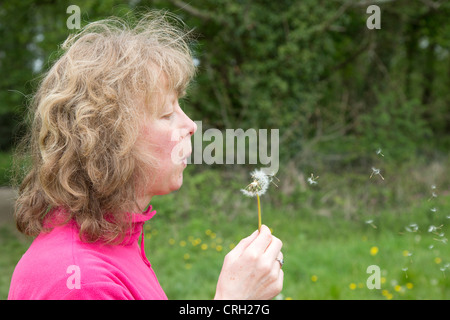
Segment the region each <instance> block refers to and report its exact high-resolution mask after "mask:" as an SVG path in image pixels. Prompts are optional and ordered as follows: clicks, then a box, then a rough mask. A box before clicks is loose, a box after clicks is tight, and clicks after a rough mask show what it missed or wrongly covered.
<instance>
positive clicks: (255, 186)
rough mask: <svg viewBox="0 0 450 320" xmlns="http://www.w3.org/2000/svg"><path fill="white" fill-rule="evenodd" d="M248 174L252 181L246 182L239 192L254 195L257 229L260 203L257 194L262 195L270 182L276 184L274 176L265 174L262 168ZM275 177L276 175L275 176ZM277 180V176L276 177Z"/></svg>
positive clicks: (259, 223)
mask: <svg viewBox="0 0 450 320" xmlns="http://www.w3.org/2000/svg"><path fill="white" fill-rule="evenodd" d="M250 176H251V177H252V178H253V181H252V182H251V183H250V184H248V185H247V186H246V187H245V188H244V189H241V192H242V193H243V194H244V195H246V196H248V197H255V196H256V198H257V200H258V230H260V229H261V204H260V200H259V196H262V195H263V194H264V193H266V191H267V189H268V188H269V184H270V183H271V182H272V183H273V184H274V185H275V186H276V184H275V183H274V182H273V178H274V177H275V176H269V175H267V174H265V173H264V172H263V171H262V170H254V171H253V172H252V173H250ZM275 178H276V177H275ZM276 179H277V180H278V178H276Z"/></svg>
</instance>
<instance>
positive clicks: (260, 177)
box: [241, 170, 272, 197]
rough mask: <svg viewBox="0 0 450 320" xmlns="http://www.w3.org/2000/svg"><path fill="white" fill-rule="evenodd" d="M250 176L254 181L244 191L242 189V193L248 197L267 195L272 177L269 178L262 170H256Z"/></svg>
mask: <svg viewBox="0 0 450 320" xmlns="http://www.w3.org/2000/svg"><path fill="white" fill-rule="evenodd" d="M250 176H251V177H252V178H253V181H252V182H251V183H250V184H249V185H248V186H246V187H245V188H244V189H241V192H242V193H243V194H244V195H246V196H248V197H255V196H257V195H258V196H261V195H263V194H264V193H266V191H267V189H268V188H269V184H270V182H271V181H272V177H269V176H268V175H267V174H265V173H264V172H263V171H262V170H254V171H252V172H251V173H250Z"/></svg>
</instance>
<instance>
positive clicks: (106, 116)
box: [8, 12, 283, 299]
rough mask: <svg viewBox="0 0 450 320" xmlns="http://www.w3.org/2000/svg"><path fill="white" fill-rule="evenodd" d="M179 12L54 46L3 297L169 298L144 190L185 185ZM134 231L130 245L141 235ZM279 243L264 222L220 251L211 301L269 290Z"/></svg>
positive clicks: (273, 290)
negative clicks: (149, 234)
mask: <svg viewBox="0 0 450 320" xmlns="http://www.w3.org/2000/svg"><path fill="white" fill-rule="evenodd" d="M176 23H178V24H179V23H180V21H179V20H176V19H175V18H173V17H171V16H170V15H168V14H164V13H158V12H152V13H150V14H147V15H146V16H144V17H143V18H142V19H141V20H140V21H139V22H138V23H136V24H135V25H134V26H133V27H131V26H129V25H128V24H127V23H125V22H124V21H122V20H119V19H109V20H103V21H99V22H94V23H91V24H89V25H88V26H86V27H85V28H84V29H82V30H81V31H80V32H79V33H78V34H76V35H74V36H71V37H69V38H68V39H67V40H66V41H65V42H64V44H63V46H62V47H63V49H64V54H63V55H62V56H61V57H60V58H59V59H58V61H57V62H56V63H55V64H54V65H53V67H52V68H51V69H50V70H49V71H48V73H47V74H46V75H45V77H44V79H43V80H42V82H41V84H40V87H39V89H38V91H37V93H36V95H35V97H34V99H33V103H32V110H31V115H32V121H33V122H32V128H31V129H32V130H31V135H30V138H29V140H28V146H29V152H30V153H31V161H32V166H31V170H30V171H29V172H28V174H27V175H26V177H25V179H24V180H23V182H22V184H21V186H20V190H19V198H18V200H17V202H16V211H15V218H16V223H17V227H18V229H19V230H20V231H21V232H23V233H25V234H27V235H30V236H35V237H36V238H35V240H34V241H33V243H32V244H31V246H30V248H29V249H28V251H27V252H26V253H25V254H24V255H23V257H22V259H21V260H20V261H19V263H18V265H17V266H16V269H15V271H14V274H13V276H12V280H11V287H10V291H9V296H8V298H9V299H167V297H166V295H165V293H164V291H163V289H162V287H161V286H160V284H159V282H158V280H157V278H156V275H155V273H154V272H153V270H152V267H151V264H150V262H149V261H148V260H147V258H146V256H145V253H144V241H143V239H144V238H143V224H144V223H145V221H147V220H149V219H150V218H152V216H153V215H154V214H155V211H152V206H151V205H150V204H149V203H150V202H151V199H152V197H153V196H156V195H164V194H168V193H170V192H172V191H175V190H177V189H179V188H180V187H181V185H182V183H183V170H184V168H185V167H186V158H187V157H188V156H189V155H190V152H191V145H190V137H191V135H193V134H194V132H195V131H196V125H195V123H194V122H193V121H192V120H191V119H190V118H189V117H188V116H187V115H186V114H185V113H184V112H183V110H182V109H181V108H180V106H179V104H178V99H179V98H180V97H181V96H183V95H184V93H185V90H186V88H187V86H188V83H189V81H190V80H191V79H192V77H193V75H194V72H195V67H194V64H193V58H192V55H191V52H190V50H189V41H188V37H187V36H188V33H187V32H185V31H183V28H180V27H178V26H176ZM139 238H141V240H140V244H139ZM281 246H282V243H281V241H280V240H279V239H277V238H276V237H274V236H272V235H271V233H270V231H269V229H268V228H267V227H266V226H263V227H262V228H261V230H260V232H258V231H255V232H254V233H253V234H252V235H250V236H249V237H247V238H245V239H243V240H242V241H241V242H240V243H239V244H238V245H237V246H236V247H235V248H234V249H233V250H232V251H230V252H229V253H228V254H227V255H226V257H225V260H224V264H223V267H222V271H221V273H220V275H219V280H218V283H217V288H216V295H215V298H216V299H270V298H272V297H274V296H275V295H277V294H278V293H279V292H280V291H281V288H282V285H283V271H282V270H281V264H282V262H280V261H282V254H281V252H280V250H281Z"/></svg>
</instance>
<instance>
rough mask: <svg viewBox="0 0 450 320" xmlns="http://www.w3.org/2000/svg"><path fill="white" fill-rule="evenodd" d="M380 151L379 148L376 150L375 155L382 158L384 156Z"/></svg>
mask: <svg viewBox="0 0 450 320" xmlns="http://www.w3.org/2000/svg"><path fill="white" fill-rule="evenodd" d="M381 151H382V150H381V148H378V150H377V155H379V156H382V157H384V154H383V153H382V152H381Z"/></svg>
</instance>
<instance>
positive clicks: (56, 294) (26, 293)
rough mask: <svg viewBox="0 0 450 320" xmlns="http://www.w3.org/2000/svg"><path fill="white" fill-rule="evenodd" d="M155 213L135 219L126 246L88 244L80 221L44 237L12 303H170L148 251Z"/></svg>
mask: <svg viewBox="0 0 450 320" xmlns="http://www.w3.org/2000/svg"><path fill="white" fill-rule="evenodd" d="M151 209H152V207H151V206H149V207H148V209H147V210H146V211H145V212H143V213H142V214H135V213H133V214H131V217H132V221H133V230H132V231H133V232H132V234H131V235H130V236H129V237H127V238H126V239H125V240H124V241H123V242H122V243H121V244H120V245H107V244H104V243H102V242H95V243H86V242H82V241H81V240H80V237H79V228H78V226H77V224H76V223H75V222H74V221H71V222H69V223H67V224H65V225H62V226H56V227H54V229H52V230H51V231H50V232H49V233H41V234H40V235H39V236H38V237H36V239H34V241H33V243H32V244H31V246H30V248H29V249H28V250H27V252H25V254H24V255H23V256H22V258H21V259H20V261H19V263H18V264H17V266H16V268H15V270H14V273H13V276H12V279H11V286H10V289H9V295H8V299H10V300H13V299H19V300H29V299H33V300H34V299H36V300H43V299H51V300H57V299H64V300H70V299H89V300H106V299H109V300H112V299H114V300H115V299H125V300H128V299H140V300H142V299H146V300H150V299H167V296H166V294H165V293H164V291H163V289H162V288H161V286H160V284H159V282H158V279H157V278H156V275H155V273H154V272H153V269H152V267H151V265H150V262H149V261H148V260H147V258H146V256H145V251H144V241H143V240H144V230H143V225H144V223H145V221H147V220H149V219H151V218H152V217H153V216H154V214H155V213H156V211H151V212H150V210H151ZM58 214H59V215H61V214H64V211H63V210H62V209H56V210H54V211H53V212H52V216H55V215H56V216H58ZM140 235H141V245H140V246H139V243H138V240H139V236H140Z"/></svg>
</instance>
